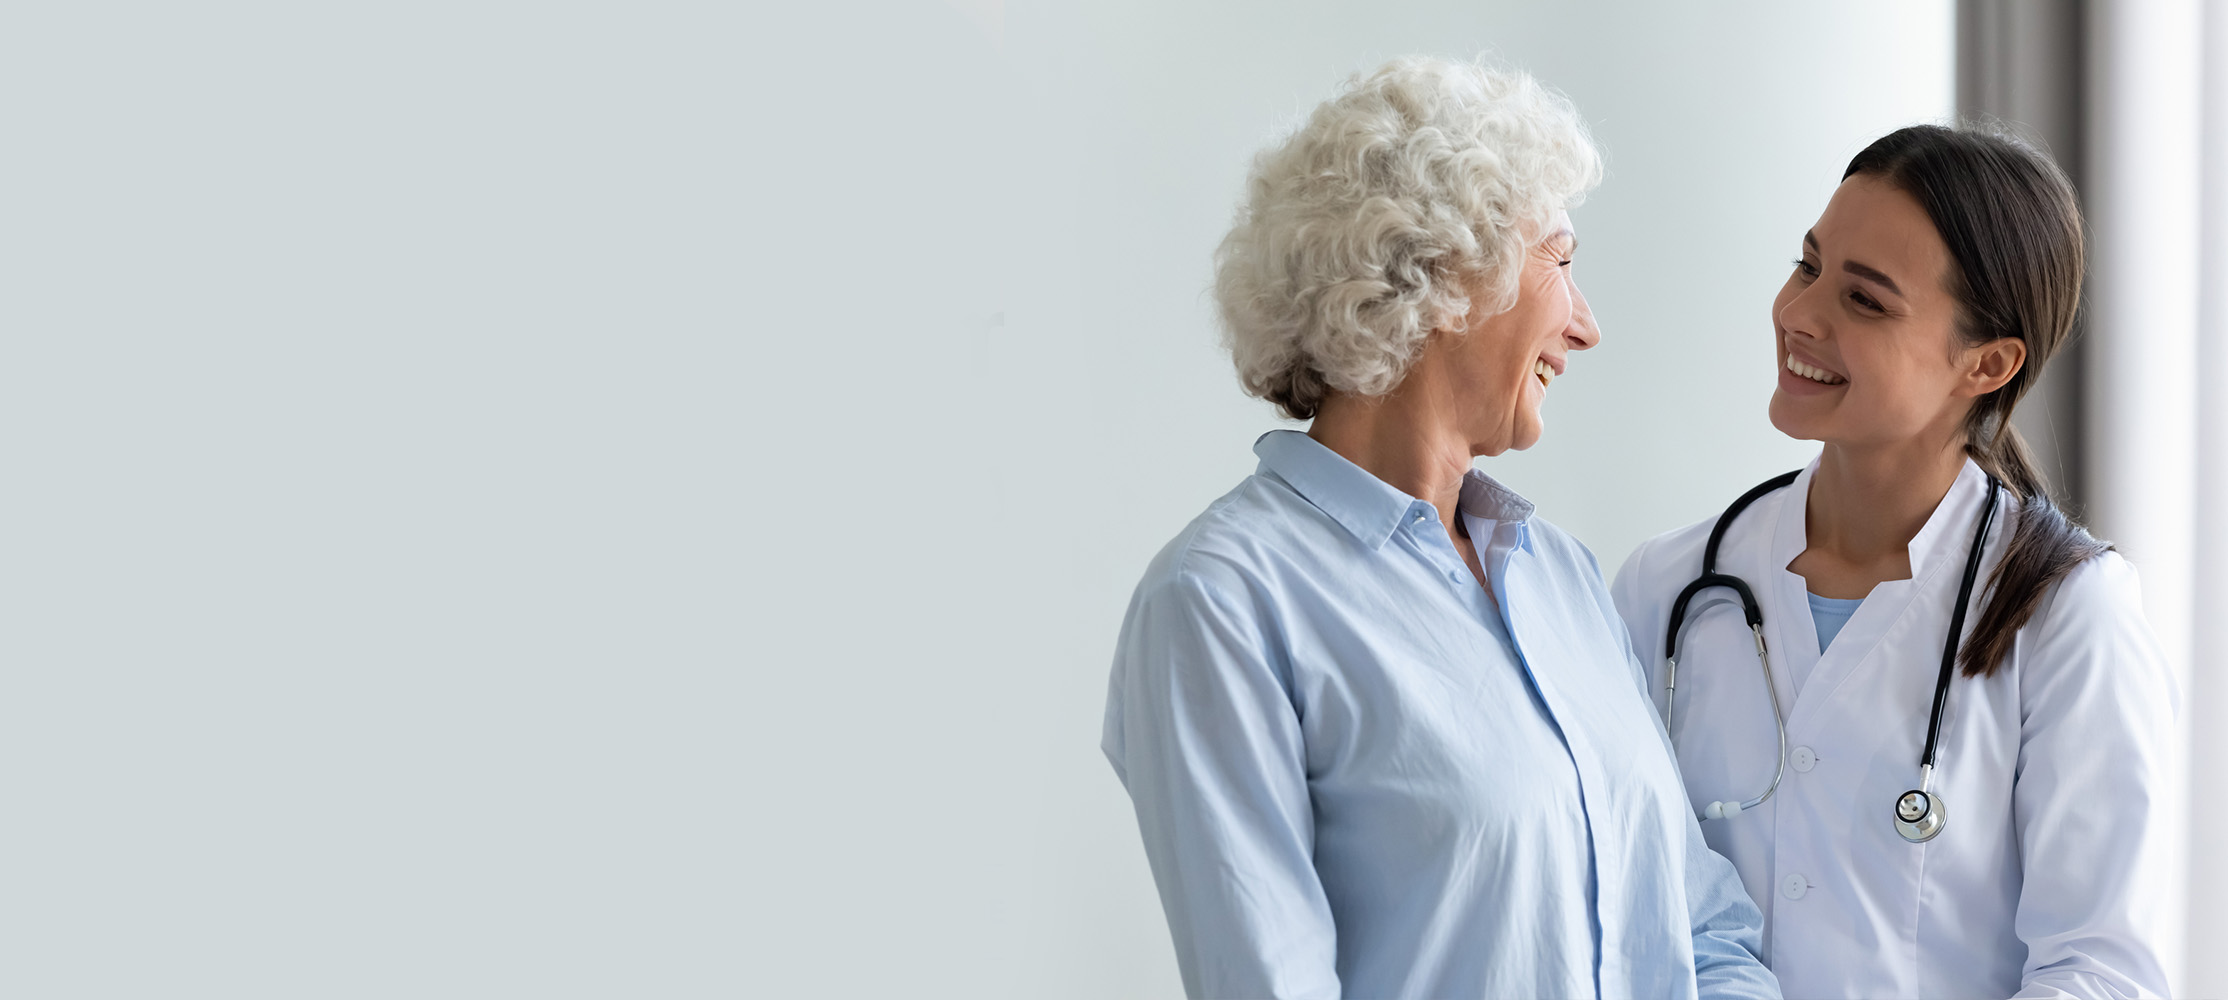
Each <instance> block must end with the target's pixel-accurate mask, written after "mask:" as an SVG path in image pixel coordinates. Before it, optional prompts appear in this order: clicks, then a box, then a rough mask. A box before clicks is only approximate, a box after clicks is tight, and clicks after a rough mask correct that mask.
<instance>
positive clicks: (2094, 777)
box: [2012, 553, 2176, 997]
mask: <svg viewBox="0 0 2228 1000" xmlns="http://www.w3.org/2000/svg"><path fill="white" fill-rule="evenodd" d="M2044 614H2045V615H2046V616H2047V617H2046V618H2045V619H2044V620H2043V621H2042V622H2041V623H2040V626H2039V627H2036V626H2034V625H2030V626H2029V627H2030V628H2035V629H2036V631H2037V633H2039V634H2038V636H2037V641H2036V642H2035V644H2034V646H2033V648H2032V649H2031V650H2030V651H2028V652H2026V653H2025V654H2024V655H2023V657H2022V663H2021V676H2020V706H2021V726H2020V749H2019V770H2018V775H2017V779H2016V783H2015V784H2014V786H2013V789H2012V799H2013V814H2014V822H2015V823H2016V824H2017V826H2018V831H2019V845H2020V852H2021V861H2022V865H2021V869H2022V870H2023V871H2024V872H2025V873H2026V880H2025V882H2024V883H2023V884H2022V885H2021V887H2020V894H2019V910H2018V916H2017V917H2016V918H2015V929H2016V931H2017V932H2018V934H2019V937H2020V939H2021V940H2023V941H2025V942H2026V943H2027V963H2026V966H2025V968H2024V969H2023V970H2022V976H2021V980H2022V981H2021V989H2020V991H2019V993H2018V994H2017V995H2018V996H2020V997H2132V996H2165V995H2167V982H2166V973H2165V970H2164V968H2163V967H2162V966H2161V963H2160V961H2159V956H2158V953H2157V951H2156V949H2155V947H2154V943H2153V937H2152V935H2153V934H2154V932H2155V928H2154V926H2153V924H2154V922H2155V921H2156V919H2157V917H2158V916H2160V915H2161V914H2160V911H2161V910H2162V909H2163V906H2164V903H2165V899H2164V889H2165V887H2166V884H2167V880H2168V879H2169V878H2171V877H2172V876H2171V874H2170V873H2169V872H2167V871H2166V869H2165V846H2166V845H2165V840H2164V835H2165V833H2166V816H2167V813H2168V811H2169V807H2170V805H2171V801H2172V797H2173V795H2174V791H2173V789H2172V788H2171V787H2170V786H2169V784H2168V781H2167V776H2166V772H2167V752H2168V748H2167V740H2168V738H2169V737H2170V735H2171V734H2172V732H2173V729H2174V714H2175V711H2176V709H2175V701H2176V695H2175V692H2174V682H2173V677H2172V675H2171V674H2170V673H2169V672H2168V670H2167V665H2166V661H2165V657H2164V655H2163V654H2162V653H2161V652H2160V650H2159V646H2158V642H2157V640H2156V638H2154V637H2153V635H2152V633H2151V630H2150V626H2149V625H2148V624H2147V623H2146V622H2145V620H2144V618H2143V611H2142V600H2141V589H2140V587H2139V585H2138V584H2137V582H2136V578H2135V570H2134V568H2133V567H2131V566H2129V565H2128V564H2127V562H2126V561H2124V560H2122V559H2121V558H2120V557H2119V556H2118V555H2115V554H2110V553H2107V554H2105V555H2103V556H2099V557H2097V558H2096V559H2093V560H2091V561H2090V562H2088V563H2086V564H2084V565H2082V566H2080V567H2078V568H2076V569H2075V570H2074V571H2073V573H2072V574H2071V575H2069V576H2068V577H2067V578H2066V579H2065V581H2064V582H2063V583H2061V584H2060V585H2059V592H2058V593H2057V595H2056V596H2055V597H2054V598H2053V599H2052V600H2051V602H2050V603H2049V605H2048V606H2046V607H2045V609H2044Z"/></svg>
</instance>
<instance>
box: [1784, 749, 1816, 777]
mask: <svg viewBox="0 0 2228 1000" xmlns="http://www.w3.org/2000/svg"><path fill="white" fill-rule="evenodd" d="M1787 759H1788V761H1789V762H1790V763H1792V764H1794V765H1795V770H1797V771H1801V772H1803V773H1804V774H1809V773H1810V769H1811V768H1814V767H1817V766H1818V755H1817V754H1815V753H1812V752H1810V748H1809V747H1796V748H1795V752H1794V753H1791V754H1788V755H1787Z"/></svg>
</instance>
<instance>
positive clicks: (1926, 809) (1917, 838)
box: [1895, 788, 1949, 844]
mask: <svg viewBox="0 0 2228 1000" xmlns="http://www.w3.org/2000/svg"><path fill="white" fill-rule="evenodd" d="M1948 822H1949V817H1948V816H1947V815H1945V814H1944V813H1943V812H1942V797H1941V796H1940V795H1936V794H1934V793H1933V792H1922V791H1920V790H1918V789H1916V788H1914V789H1911V790H1910V791H1908V792H1904V793H1903V794H1902V796H1900V797H1898V798H1897V799H1896V800H1895V832H1896V833H1897V834H1899V835H1901V836H1902V838H1903V839H1905V840H1908V841H1910V842H1911V843H1914V844H1923V843H1926V842H1927V841H1929V840H1933V839H1934V838H1935V837H1937V836H1940V835H1941V832H1942V827H1943V825H1944V824H1947V823H1948Z"/></svg>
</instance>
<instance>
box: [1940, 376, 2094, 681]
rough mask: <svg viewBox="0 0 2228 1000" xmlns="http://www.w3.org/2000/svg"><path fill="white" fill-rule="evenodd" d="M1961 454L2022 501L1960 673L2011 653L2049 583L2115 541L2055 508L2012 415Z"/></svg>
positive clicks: (1985, 668) (1985, 667) (1996, 663)
mask: <svg viewBox="0 0 2228 1000" xmlns="http://www.w3.org/2000/svg"><path fill="white" fill-rule="evenodd" d="M1976 409H1978V408H1977V407H1976ZM1966 453H1967V454H1969V455H1971V456H1972V458H1973V461H1974V462H1975V463H1976V464H1978V465H1979V466H1980V467H1981V469H1982V470H1983V471H1985V472H1987V473H1989V474H1990V475H1993V476H1995V477H1996V478H1997V479H1999V480H2002V481H2003V484H2004V487H2005V488H2006V489H2007V490H2009V491H2010V493H2011V496H2012V499H2013V500H2014V501H2015V502H2016V503H2017V505H2018V507H2019V517H2018V527H2016V528H2014V529H2013V530H2012V534H2011V546H2010V547H2009V548H2007V549H2005V550H2004V558H2003V559H2002V560H2001V561H1999V562H1997V563H1996V571H1995V572H1993V573H1991V574H1989V577H1988V603H1987V604H1985V605H1983V606H1982V607H1981V612H1980V619H1979V620H1978V621H1975V622H1974V623H1973V633H1972V638H1970V639H1967V640H1966V641H1965V645H1964V647H1963V648H1962V649H1960V650H1959V652H1958V663H1959V665H1960V667H1961V668H1962V669H1963V672H1964V674H1965V676H1967V677H1986V676H1989V675H1991V674H1994V673H1995V672H1996V671H1997V670H1998V669H1999V668H2001V667H2002V665H2003V663H2004V660H2005V658H2006V657H2008V656H2009V655H2010V654H2011V642H2012V638H2013V637H2014V636H2016V635H2017V634H2018V632H2019V630H2020V628H2022V627H2024V626H2025V625H2026V624H2027V622H2028V620H2029V619H2031V618H2033V617H2034V614H2035V610H2036V609H2037V608H2040V607H2041V606H2042V597H2043V594H2044V593H2046V592H2047V591H2049V589H2050V587H2051V585H2052V584H2055V583H2057V582H2058V581H2059V580H2062V579H2065V576H2066V574H2068V573H2071V572H2073V568H2074V567H2076V566H2079V565H2081V564H2082V563H2085V562H2087V561H2089V560H2090V559H2094V558H2096V557H2097V556H2100V555H2103V554H2104V553H2106V552H2108V551H2111V549H2112V546H2111V545H2110V544H2109V543H2106V542H2100V541H2098V540H2097V539H2096V538H2095V537H2093V536H2091V535H2090V534H2089V532H2088V530H2087V529H2085V528H2083V527H2081V525H2079V524H2077V523H2075V522H2074V520H2073V519H2072V518H2069V517H2067V516H2066V514H2065V511H2063V510H2060V509H2059V508H2058V504H2057V502H2056V501H2055V500H2053V499H2052V498H2051V496H2050V488H2049V486H2048V485H2047V484H2046V483H2044V482H2043V480H2042V476H2041V474H2040V473H2038V472H2036V471H2035V463H2034V458H2033V456H2032V455H2031V454H2029V452H2028V451H2027V442H2026V441H2025V439H2023V438H2021V437H2020V436H2019V428H2017V427H2013V426H2012V425H2011V423H2010V422H2009V421H2004V422H2002V423H1999V424H1998V425H1997V428H1996V430H1995V432H1994V433H1992V434H1990V435H1989V438H1988V441H1987V443H1986V444H1985V445H1980V446H1977V447H1976V446H1974V445H1972V444H1968V445H1966Z"/></svg>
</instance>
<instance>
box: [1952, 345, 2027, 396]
mask: <svg viewBox="0 0 2228 1000" xmlns="http://www.w3.org/2000/svg"><path fill="white" fill-rule="evenodd" d="M1960 360H1961V361H1962V362H1963V368H1964V382H1965V384H1964V386H1963V389H1964V391H1963V393H1962V395H1967V396H1986V395H1988V394H1989V393H1991V392H1995V391H1996V390H1998V389H2001V388H2003V387H2004V383H2006V382H2009V381H2011V377H2012V376H2014V375H2017V374H2019V369H2020V367H2021V366H2023V365H2025V364H2026V363H2027V342H2026V341H2024V340H2021V339H2019V338H2017V337H1998V338H1996V339H1994V340H1991V341H1989V342H1987V343H1985V344H1977V345H1975V346H1972V347H1968V348H1966V349H1965V351H1964V357H1963V358H1961V359H1960Z"/></svg>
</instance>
